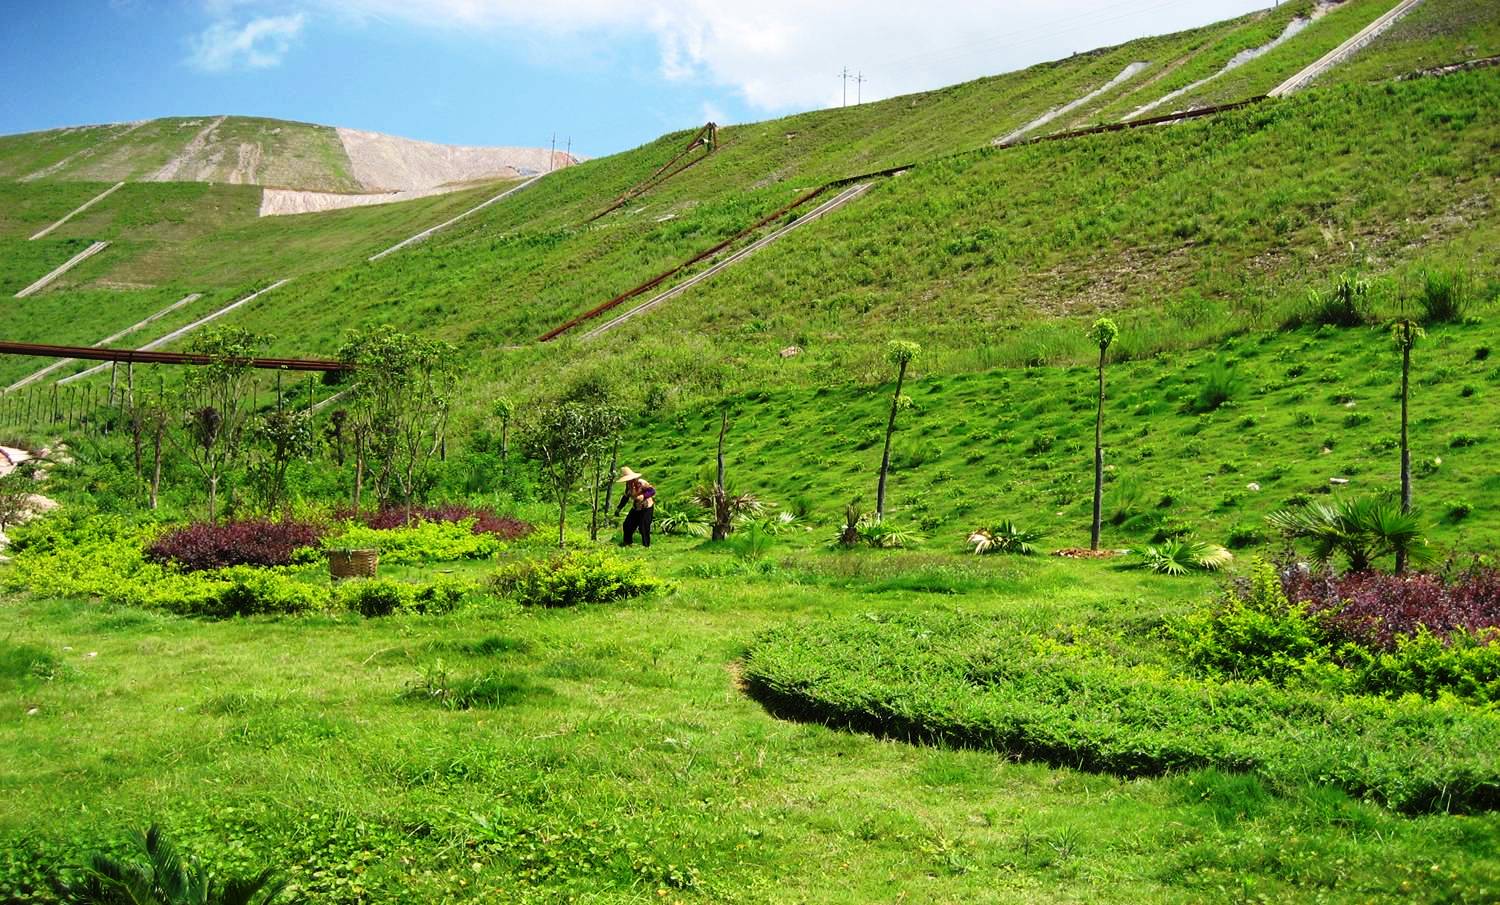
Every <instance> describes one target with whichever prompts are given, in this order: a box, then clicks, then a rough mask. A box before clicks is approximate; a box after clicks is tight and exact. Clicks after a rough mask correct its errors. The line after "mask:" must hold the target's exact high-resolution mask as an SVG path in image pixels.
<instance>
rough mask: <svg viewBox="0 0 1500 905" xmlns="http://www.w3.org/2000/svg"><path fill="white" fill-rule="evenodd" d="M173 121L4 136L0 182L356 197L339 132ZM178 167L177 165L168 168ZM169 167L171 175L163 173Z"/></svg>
mask: <svg viewBox="0 0 1500 905" xmlns="http://www.w3.org/2000/svg"><path fill="white" fill-rule="evenodd" d="M219 120H220V118H219V117H169V118H166V119H155V120H149V121H146V122H142V123H129V124H122V125H110V126H82V127H78V128H72V129H58V130H52V131H47V132H33V133H27V134H24V135H6V136H0V179H4V180H45V181H48V182H61V181H84V182H117V181H120V180H132V181H134V180H150V179H155V178H170V179H174V180H180V181H201V182H254V183H256V184H260V185H270V186H289V187H293V188H305V189H320V190H323V191H330V192H347V191H358V190H359V184H358V183H357V182H356V181H355V180H354V177H353V176H352V175H350V172H349V158H348V155H347V154H345V153H344V147H343V145H342V144H341V143H340V142H339V138H338V133H337V132H335V131H334V130H333V129H332V128H330V127H328V126H317V125H312V124H309V123H294V122H286V121H284V120H272V119H260V118H256V117H225V118H223V120H222V122H220V121H219ZM169 164H172V166H170V167H169V166H168V165H169ZM164 168H166V169H164Z"/></svg>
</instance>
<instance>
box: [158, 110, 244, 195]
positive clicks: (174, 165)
mask: <svg viewBox="0 0 1500 905" xmlns="http://www.w3.org/2000/svg"><path fill="white" fill-rule="evenodd" d="M228 118H229V117H227V116H221V117H218V118H217V119H215V120H214V121H213V122H210V123H209V124H208V125H206V126H204V127H203V128H202V129H199V130H198V134H197V135H194V136H193V138H192V140H191V141H189V142H188V143H187V144H186V145H183V148H182V150H181V151H179V152H177V154H176V156H174V157H173V158H172V159H171V160H169V161H167V162H166V164H165V165H163V166H162V168H161V169H159V170H157V171H156V172H155V173H153V174H151V175H150V176H148V177H146V180H145V181H146V182H173V181H176V180H177V179H178V178H179V177H180V176H181V174H182V171H183V169H184V168H185V167H187V166H188V165H189V164H190V163H192V162H193V160H194V159H195V158H197V157H198V156H199V155H201V154H202V153H203V150H204V149H205V148H207V147H208V141H209V137H210V136H212V135H213V133H214V130H215V129H217V128H219V127H220V126H222V125H223V124H224V120H226V119H228ZM188 178H189V179H191V178H192V177H191V176H189V177H188Z"/></svg>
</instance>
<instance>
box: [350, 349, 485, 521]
mask: <svg viewBox="0 0 1500 905" xmlns="http://www.w3.org/2000/svg"><path fill="white" fill-rule="evenodd" d="M339 357H340V359H342V360H343V361H344V362H345V363H346V364H349V365H351V366H352V367H353V368H354V370H355V373H356V375H357V378H356V383H355V384H354V387H353V389H352V390H351V392H350V398H351V404H350V406H349V410H350V414H349V420H350V421H351V422H352V432H353V434H354V459H355V476H354V486H355V491H354V505H355V508H356V509H357V508H359V497H360V494H361V492H362V490H363V487H364V478H365V474H366V473H367V472H368V473H369V474H370V476H371V478H372V481H373V484H374V488H375V492H376V495H377V496H378V497H379V499H380V501H381V502H382V503H387V502H390V501H391V500H392V499H395V498H396V497H398V496H399V498H400V499H401V500H402V501H403V502H404V503H405V504H406V506H407V508H408V510H409V509H410V507H411V505H412V503H413V502H415V500H416V496H417V493H418V491H419V488H420V485H421V483H422V481H423V479H424V478H425V475H426V469H427V465H428V463H430V462H431V461H432V457H433V456H435V455H437V454H438V452H439V450H441V449H442V448H443V441H444V439H445V436H446V433H447V427H448V413H449V407H450V405H451V401H452V394H453V387H454V384H455V382H456V367H457V356H456V354H455V350H454V348H453V347H452V346H451V345H449V344H447V343H444V342H435V341H431V340H425V339H422V338H421V337H417V336H409V335H407V334H405V333H400V332H398V331H397V330H396V329H395V328H393V327H390V326H383V327H377V328H375V329H374V330H369V331H365V332H362V333H354V334H351V335H350V337H349V338H348V340H347V341H346V342H345V343H344V347H343V348H342V349H341V350H340V353H339Z"/></svg>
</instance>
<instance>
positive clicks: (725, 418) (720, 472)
mask: <svg viewBox="0 0 1500 905" xmlns="http://www.w3.org/2000/svg"><path fill="white" fill-rule="evenodd" d="M727 433H729V412H727V411H720V412H719V452H718V458H717V460H716V461H717V469H716V471H715V472H714V530H713V539H714V540H724V539H725V538H726V537H728V536H729V497H728V492H727V491H726V490H725V489H724V435H725V434H727Z"/></svg>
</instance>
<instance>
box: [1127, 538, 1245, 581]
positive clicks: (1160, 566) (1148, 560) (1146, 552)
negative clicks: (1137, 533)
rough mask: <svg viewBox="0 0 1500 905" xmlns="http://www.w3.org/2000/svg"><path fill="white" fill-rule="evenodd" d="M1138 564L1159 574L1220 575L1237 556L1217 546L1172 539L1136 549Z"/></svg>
mask: <svg viewBox="0 0 1500 905" xmlns="http://www.w3.org/2000/svg"><path fill="white" fill-rule="evenodd" d="M1132 553H1133V554H1134V556H1135V565H1136V566H1138V567H1139V568H1142V569H1145V570H1146V571H1148V572H1155V573H1156V574H1158V575H1186V574H1188V573H1189V572H1217V571H1219V570H1220V569H1222V568H1224V567H1225V566H1227V565H1229V563H1230V562H1231V561H1232V560H1233V559H1234V554H1233V553H1230V552H1229V551H1228V550H1226V549H1224V548H1223V547H1220V546H1219V545H1217V544H1207V543H1203V542H1202V541H1194V540H1186V539H1183V538H1176V537H1174V538H1169V539H1167V540H1166V541H1164V542H1162V543H1160V544H1154V545H1148V546H1146V547H1142V548H1141V549H1139V550H1134V551H1132Z"/></svg>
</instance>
